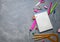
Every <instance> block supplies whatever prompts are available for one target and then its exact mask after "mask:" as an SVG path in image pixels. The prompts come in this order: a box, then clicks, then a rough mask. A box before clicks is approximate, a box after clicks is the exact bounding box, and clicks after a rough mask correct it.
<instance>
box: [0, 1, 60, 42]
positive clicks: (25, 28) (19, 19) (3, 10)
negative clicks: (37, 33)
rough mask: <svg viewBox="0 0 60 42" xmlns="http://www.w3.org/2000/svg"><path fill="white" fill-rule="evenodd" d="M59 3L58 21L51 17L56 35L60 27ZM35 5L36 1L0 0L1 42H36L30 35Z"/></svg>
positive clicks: (58, 9) (59, 9)
mask: <svg viewBox="0 0 60 42" xmlns="http://www.w3.org/2000/svg"><path fill="white" fill-rule="evenodd" d="M50 1H51V0H48V1H47V4H48V3H49V2H50ZM54 2H55V1H54ZM57 2H58V6H57V8H56V11H57V12H56V21H55V20H53V16H52V15H51V16H50V18H51V17H52V18H51V21H52V24H53V27H54V29H53V30H54V33H56V32H57V29H58V28H59V27H60V3H59V2H60V1H59V0H57ZM34 5H35V2H34V0H0V42H34V40H33V39H32V35H29V28H30V26H31V24H32V18H31V17H32V16H33V15H34V12H33V7H34ZM55 22H56V23H55ZM51 32H53V31H49V32H46V33H51ZM59 35H60V34H59ZM59 38H60V37H59ZM46 41H47V40H46ZM48 42H49V41H48Z"/></svg>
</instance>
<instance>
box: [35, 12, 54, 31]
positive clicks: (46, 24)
mask: <svg viewBox="0 0 60 42" xmlns="http://www.w3.org/2000/svg"><path fill="white" fill-rule="evenodd" d="M35 17H36V21H37V25H38V28H39V31H40V32H43V31H46V30H49V29H52V28H53V26H52V24H51V22H50V19H49V16H48V13H47V11H44V12H41V13H37V14H35Z"/></svg>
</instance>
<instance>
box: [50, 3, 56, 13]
mask: <svg viewBox="0 0 60 42" xmlns="http://www.w3.org/2000/svg"><path fill="white" fill-rule="evenodd" d="M56 6H57V2H56V3H55V4H54V6H53V7H52V8H51V10H50V14H52V12H53V11H54V10H55V8H56Z"/></svg>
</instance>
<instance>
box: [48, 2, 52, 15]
mask: <svg viewBox="0 0 60 42" xmlns="http://www.w3.org/2000/svg"><path fill="white" fill-rule="evenodd" d="M51 7H52V2H50V7H49V8H48V15H49V14H50V10H51Z"/></svg>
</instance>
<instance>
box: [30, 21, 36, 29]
mask: <svg viewBox="0 0 60 42" xmlns="http://www.w3.org/2000/svg"><path fill="white" fill-rule="evenodd" d="M36 24H37V23H36V20H34V21H33V23H32V25H31V28H30V30H33V29H34V27H35V26H36Z"/></svg>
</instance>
